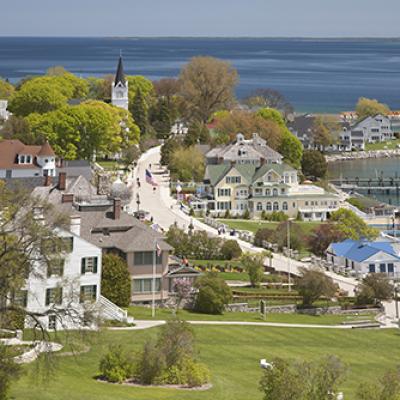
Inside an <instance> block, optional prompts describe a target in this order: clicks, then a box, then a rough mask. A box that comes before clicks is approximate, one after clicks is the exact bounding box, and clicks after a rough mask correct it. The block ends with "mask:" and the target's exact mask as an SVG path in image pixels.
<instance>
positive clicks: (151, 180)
mask: <svg viewBox="0 0 400 400" xmlns="http://www.w3.org/2000/svg"><path fill="white" fill-rule="evenodd" d="M146 182H147V183H149V184H150V185H152V186H158V184H157V182H156V181H155V179H154V177H153V175H152V173H151V172H150V171H149V170H148V169H146Z"/></svg>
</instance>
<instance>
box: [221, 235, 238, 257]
mask: <svg viewBox="0 0 400 400" xmlns="http://www.w3.org/2000/svg"><path fill="white" fill-rule="evenodd" d="M221 254H222V256H223V258H224V259H225V260H233V259H234V258H238V257H240V256H241V255H242V249H241V248H240V246H239V244H238V242H237V241H236V240H225V241H224V243H223V245H222V247H221Z"/></svg>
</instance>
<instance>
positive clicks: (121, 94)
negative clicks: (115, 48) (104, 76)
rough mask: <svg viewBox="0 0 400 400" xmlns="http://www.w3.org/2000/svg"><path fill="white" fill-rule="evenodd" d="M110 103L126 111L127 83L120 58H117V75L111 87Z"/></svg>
mask: <svg viewBox="0 0 400 400" xmlns="http://www.w3.org/2000/svg"><path fill="white" fill-rule="evenodd" d="M111 103H112V104H113V105H114V106H117V107H120V108H123V109H125V110H127V109H128V81H127V80H126V79H125V74H124V66H123V63H122V56H119V61H118V67H117V73H116V74H115V80H114V82H113V83H112V86H111Z"/></svg>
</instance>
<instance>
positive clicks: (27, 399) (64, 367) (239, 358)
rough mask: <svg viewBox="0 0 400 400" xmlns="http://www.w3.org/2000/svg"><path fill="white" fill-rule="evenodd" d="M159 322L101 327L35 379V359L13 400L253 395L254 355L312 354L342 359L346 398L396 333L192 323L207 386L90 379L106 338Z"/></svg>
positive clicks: (387, 353) (393, 361)
mask: <svg viewBox="0 0 400 400" xmlns="http://www.w3.org/2000/svg"><path fill="white" fill-rule="evenodd" d="M158 329H159V328H152V329H149V330H144V331H118V332H117V331H106V332H105V333H102V334H100V336H99V338H98V340H97V342H96V343H95V344H93V345H92V348H91V350H90V351H89V352H88V353H86V354H82V355H79V356H77V357H57V358H58V372H57V375H56V376H55V377H50V378H48V379H46V380H44V382H43V383H42V384H41V383H40V379H39V378H38V376H37V374H36V373H35V371H36V369H35V365H31V366H29V367H26V369H27V372H28V373H29V372H30V373H31V374H32V373H33V376H34V378H33V379H32V377H31V374H26V376H24V377H23V378H22V379H21V380H20V381H18V382H17V383H15V384H14V385H13V387H12V393H11V394H12V396H13V398H14V399H15V400H82V399H85V400H116V399H118V400H130V399H135V400H156V399H163V400H166V399H168V400H216V399H218V400H261V399H262V394H261V393H260V392H259V390H258V382H259V379H260V376H261V374H262V371H261V370H260V367H259V360H260V359H261V358H266V359H267V360H271V359H272V358H273V357H283V358H291V359H307V360H311V359H316V358H318V357H321V356H324V355H326V354H335V355H337V356H339V357H340V358H341V359H342V360H343V361H344V362H345V363H346V365H347V366H348V374H347V378H346V381H345V382H344V383H343V384H342V385H341V390H343V391H344V393H345V399H346V400H354V393H355V389H356V387H357V386H358V384H359V383H360V382H361V381H365V380H368V379H375V378H376V377H377V376H380V375H381V374H382V373H383V372H384V371H385V370H386V369H388V368H393V367H395V366H396V365H398V364H399V362H400V346H399V341H400V333H399V331H398V330H394V329H382V330H351V329H350V330H338V329H300V328H270V327H253V326H251V327H239V326H194V328H193V329H194V332H195V335H196V338H197V343H198V350H199V359H200V360H201V361H202V362H204V363H206V364H207V365H208V367H209V368H210V370H211V374H212V384H213V387H212V388H211V389H209V390H207V391H195V390H193V391H188V390H176V389H165V388H150V387H148V388H137V387H128V386H122V385H114V384H107V383H102V382H97V381H96V380H94V379H93V377H94V376H95V375H96V374H98V372H99V371H98V365H99V360H100V358H101V356H102V354H104V353H105V352H106V351H107V347H108V344H110V343H113V344H121V345H123V346H124V347H126V348H127V349H133V350H138V349H139V348H140V347H141V346H142V344H143V343H144V341H145V340H146V338H148V337H151V336H154V335H156V333H157V330H158Z"/></svg>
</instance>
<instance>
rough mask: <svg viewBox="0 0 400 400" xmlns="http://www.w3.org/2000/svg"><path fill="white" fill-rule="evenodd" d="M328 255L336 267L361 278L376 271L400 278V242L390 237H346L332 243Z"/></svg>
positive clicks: (328, 258) (327, 251)
mask: <svg viewBox="0 0 400 400" xmlns="http://www.w3.org/2000/svg"><path fill="white" fill-rule="evenodd" d="M326 257H327V260H328V261H329V262H330V263H331V264H332V265H333V266H334V267H339V268H340V267H342V269H344V270H345V271H347V272H350V273H351V274H352V275H355V276H357V277H360V278H362V277H364V276H366V275H367V274H369V273H376V272H381V273H385V274H387V275H388V277H390V278H393V279H394V278H400V243H398V242H394V241H390V240H389V239H384V238H379V239H377V240H374V241H369V240H365V239H361V240H352V239H346V240H344V241H343V242H338V243H331V244H330V245H329V247H328V249H327V250H326Z"/></svg>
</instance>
